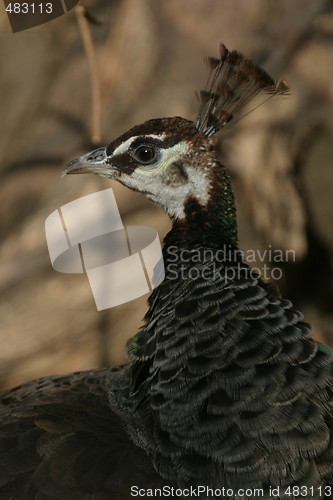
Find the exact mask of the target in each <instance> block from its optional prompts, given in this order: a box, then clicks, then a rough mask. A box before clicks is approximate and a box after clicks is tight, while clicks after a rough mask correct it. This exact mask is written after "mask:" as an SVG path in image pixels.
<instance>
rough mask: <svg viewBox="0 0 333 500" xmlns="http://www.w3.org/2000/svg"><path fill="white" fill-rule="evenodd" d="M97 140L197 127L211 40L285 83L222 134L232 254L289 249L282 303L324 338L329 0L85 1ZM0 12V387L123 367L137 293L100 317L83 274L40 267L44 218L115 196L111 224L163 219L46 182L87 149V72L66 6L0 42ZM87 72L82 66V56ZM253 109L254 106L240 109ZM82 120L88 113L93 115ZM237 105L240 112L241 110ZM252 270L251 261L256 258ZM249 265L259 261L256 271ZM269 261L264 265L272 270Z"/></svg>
mask: <svg viewBox="0 0 333 500" xmlns="http://www.w3.org/2000/svg"><path fill="white" fill-rule="evenodd" d="M85 5H86V6H87V8H88V10H89V13H90V14H91V16H93V17H94V18H95V19H97V21H98V23H97V24H94V23H90V24H89V26H88V29H89V32H90V34H91V37H92V41H93V47H94V50H95V52H96V59H95V64H96V63H97V64H98V68H99V70H98V71H99V73H98V75H97V73H96V74H95V77H98V79H97V80H98V85H99V86H100V89H101V97H100V99H97V101H98V102H97V104H98V103H100V105H101V123H102V126H101V130H102V134H101V135H102V136H101V143H103V144H104V143H108V142H110V141H111V140H112V139H114V138H115V137H117V135H119V134H120V133H122V132H124V131H125V130H126V129H128V128H129V127H131V126H133V125H135V124H138V123H140V122H142V121H144V120H146V119H149V118H154V117H162V116H173V115H180V116H183V117H185V118H189V119H195V118H196V112H197V108H198V104H197V101H196V97H195V91H196V90H198V89H200V88H202V87H203V86H204V85H205V82H206V77H207V73H206V69H205V67H204V65H203V62H202V60H203V58H204V57H205V56H207V55H213V56H217V55H218V47H219V43H220V42H222V41H223V42H224V43H225V44H226V45H227V47H228V48H233V49H238V50H241V51H242V52H244V53H245V54H246V55H247V56H248V57H251V58H253V59H254V60H255V61H256V62H257V63H259V64H261V65H262V66H264V67H265V69H267V71H269V72H270V73H271V74H272V76H274V77H283V78H285V79H287V80H288V81H289V83H290V84H291V87H292V92H291V95H290V96H287V97H282V98H281V97H280V98H274V99H271V100H270V101H269V102H267V103H265V104H264V105H263V106H261V107H260V108H258V109H257V110H255V111H254V112H253V113H251V114H250V115H249V116H247V117H246V118H244V119H243V120H241V121H240V122H239V123H237V125H235V126H233V127H230V129H229V130H227V131H226V132H225V133H223V134H222V135H221V137H220V143H219V147H220V151H221V158H222V160H223V162H224V163H225V164H226V165H227V166H228V167H230V169H231V172H232V177H233V181H234V186H235V190H236V195H237V204H238V213H239V225H240V245H241V247H242V248H244V249H259V250H260V251H263V250H265V249H272V250H274V249H281V250H283V251H286V250H289V249H294V250H295V255H296V259H295V262H289V263H279V265H280V264H281V265H282V270H283V278H282V279H280V280H279V281H278V285H279V286H280V287H281V289H282V291H283V294H284V295H286V296H287V297H289V298H291V299H292V300H293V301H294V302H295V304H296V306H297V307H298V308H301V309H302V310H303V311H304V313H305V316H306V319H307V320H308V321H311V322H312V323H313V325H314V331H315V334H316V335H317V336H318V337H319V338H321V339H324V340H325V341H327V342H328V343H330V344H333V315H332V314H333V290H332V249H333V229H332V219H333V140H332V139H333V113H332V109H333V1H332V0H329V1H328V0H317V1H316V2H314V1H313V0H293V1H292V2H291V1H290V0H280V1H279V2H273V1H267V0H251V2H249V1H247V0H158V1H156V0H90V1H87V2H86V3H85ZM0 14H1V18H0V37H1V43H0V65H1V77H0V100H1V103H0V109H1V122H0V127H1V154H0V158H1V165H0V176H1V182H0V203H1V218H0V241H1V246H0V294H1V303H0V325H1V326H0V387H1V388H4V387H8V386H11V385H14V384H18V383H20V382H22V381H26V380H28V379H31V378H35V377H39V376H42V375H47V374H54V373H63V372H68V371H76V370H84V369H89V368H92V367H99V366H103V365H106V364H115V363H119V362H122V361H123V360H124V356H123V350H124V344H125V341H126V339H127V338H128V337H129V336H130V335H133V334H134V333H135V332H136V331H137V329H138V327H139V326H140V324H141V323H140V322H141V318H142V316H143V314H144V312H145V309H146V305H145V302H146V298H147V297H142V298H140V299H138V300H136V301H133V302H129V303H128V304H124V305H122V306H119V307H117V308H113V309H110V310H107V311H104V312H98V311H97V310H96V306H95V303H94V300H93V296H92V293H91V290H90V287H89V284H88V280H87V277H86V276H85V275H75V274H61V273H57V272H56V271H54V270H53V269H52V267H51V263H50V260H49V256H48V251H47V246H46V240H45V233H44V222H45V219H46V217H47V216H48V215H49V214H50V213H51V212H53V211H54V210H56V209H57V208H58V207H60V206H61V205H63V204H65V203H68V202H70V201H72V200H74V199H76V198H78V197H80V196H84V195H87V194H89V193H93V192H96V191H99V190H102V189H105V188H108V187H113V189H114V191H115V194H116V198H117V202H118V206H119V209H120V212H121V215H122V218H123V222H124V224H125V225H129V224H132V225H133V224H138V225H147V226H152V227H155V228H157V229H158V230H159V232H160V235H161V236H163V235H164V234H165V233H166V231H167V230H168V227H169V222H168V219H167V218H166V216H165V215H164V214H163V213H161V212H160V211H159V210H157V209H155V208H154V207H153V206H152V205H151V204H149V203H148V202H146V201H145V200H144V199H143V198H142V197H140V196H139V195H137V194H135V193H132V192H130V191H129V190H127V189H125V188H122V187H121V186H119V185H117V184H114V183H111V182H110V181H107V180H103V179H99V178H97V177H94V176H73V177H68V178H63V179H61V178H60V171H61V168H62V167H63V165H64V164H65V163H66V162H67V161H69V160H70V159H72V158H74V157H75V156H78V155H80V154H83V153H85V152H87V151H89V150H90V149H92V148H94V147H95V145H94V144H92V138H91V137H92V136H91V124H92V104H91V78H90V76H91V72H90V71H89V60H88V59H87V56H86V53H85V51H84V48H83V40H82V32H80V28H79V25H78V16H77V13H76V12H75V9H74V10H72V11H71V12H69V13H68V14H67V15H65V16H62V17H60V18H58V19H56V20H54V21H52V22H50V23H47V24H44V25H42V26H40V27H37V28H33V29H30V30H27V31H22V32H19V33H16V34H12V33H11V31H10V28H9V23H8V20H7V18H6V16H5V12H4V7H3V5H1V11H0ZM90 62H91V60H90ZM252 107H253V106H252ZM94 109H95V111H96V106H95V108H94ZM246 111H247V110H244V113H243V114H245V113H246ZM259 264H260V263H259ZM262 265H263V264H262V263H261V264H260V266H262ZM273 265H274V266H275V265H277V264H273Z"/></svg>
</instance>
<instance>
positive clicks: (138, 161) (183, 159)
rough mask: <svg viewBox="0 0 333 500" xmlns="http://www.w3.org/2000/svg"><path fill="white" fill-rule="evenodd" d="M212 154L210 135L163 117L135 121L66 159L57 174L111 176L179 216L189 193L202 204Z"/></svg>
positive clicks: (181, 214) (190, 196)
mask: <svg viewBox="0 0 333 500" xmlns="http://www.w3.org/2000/svg"><path fill="white" fill-rule="evenodd" d="M207 156H208V158H209V159H210V161H207ZM203 157H205V161H203ZM214 157H215V152H214V150H213V148H212V143H211V140H210V139H209V138H207V137H206V136H205V135H204V134H202V133H200V132H198V130H197V129H196V127H195V125H194V124H193V123H192V122H190V121H188V120H184V119H183V118H178V117H176V118H163V119H155V120H149V121H148V122H145V123H144V124H142V125H139V126H136V127H134V128H133V129H131V130H129V131H128V132H126V133H125V134H123V135H122V136H121V137H119V138H118V139H116V140H115V141H113V142H112V143H111V144H110V145H109V146H107V147H102V148H99V149H96V150H95V151H92V152H91V153H88V154H86V155H84V156H81V157H80V158H77V159H75V160H73V161H71V162H70V163H69V164H68V165H67V166H66V167H65V169H64V172H63V174H64V175H65V174H76V173H95V174H97V175H100V176H102V177H108V178H110V179H115V180H117V181H119V182H121V183H122V184H124V185H125V186H127V187H129V188H131V189H133V190H135V191H138V192H140V193H142V194H143V195H144V196H146V197H147V198H148V199H150V200H152V201H153V202H154V203H155V204H157V205H158V206H160V207H161V208H163V209H164V210H165V211H166V212H167V213H168V214H169V215H170V217H171V218H173V219H182V218H184V216H185V214H184V210H185V205H186V201H187V200H188V199H189V198H195V199H196V200H197V201H198V202H199V203H200V205H202V206H205V205H206V204H207V201H208V198H209V190H210V175H209V169H210V168H211V167H212V165H213V163H214V162H213V158H214Z"/></svg>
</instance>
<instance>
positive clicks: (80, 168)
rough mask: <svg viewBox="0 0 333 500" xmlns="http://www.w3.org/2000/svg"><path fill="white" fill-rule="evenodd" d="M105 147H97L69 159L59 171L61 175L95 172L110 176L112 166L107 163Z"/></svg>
mask: <svg viewBox="0 0 333 500" xmlns="http://www.w3.org/2000/svg"><path fill="white" fill-rule="evenodd" d="M107 160H108V155H107V152H106V148H105V147H103V148H98V149H95V150H94V151H91V152H90V153H87V154H86V155H83V156H80V158H75V160H72V161H70V162H69V163H68V164H67V165H66V166H65V168H64V169H63V171H62V173H61V177H64V176H65V175H67V174H97V175H104V176H107V177H112V171H113V167H112V165H110V163H108V161H107Z"/></svg>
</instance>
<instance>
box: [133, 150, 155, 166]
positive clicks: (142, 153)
mask: <svg viewBox="0 0 333 500" xmlns="http://www.w3.org/2000/svg"><path fill="white" fill-rule="evenodd" d="M134 156H135V158H136V159H137V160H138V161H139V162H141V163H144V164H147V163H150V162H151V161H152V160H154V158H155V150H154V149H153V148H149V147H148V146H141V147H139V148H138V149H137V150H136V151H135V154H134Z"/></svg>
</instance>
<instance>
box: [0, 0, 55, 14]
mask: <svg viewBox="0 0 333 500" xmlns="http://www.w3.org/2000/svg"><path fill="white" fill-rule="evenodd" d="M6 11H7V12H9V14H35V13H36V14H37V13H38V14H51V12H52V3H46V4H43V3H18V2H15V3H10V4H8V6H7V7H6Z"/></svg>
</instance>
